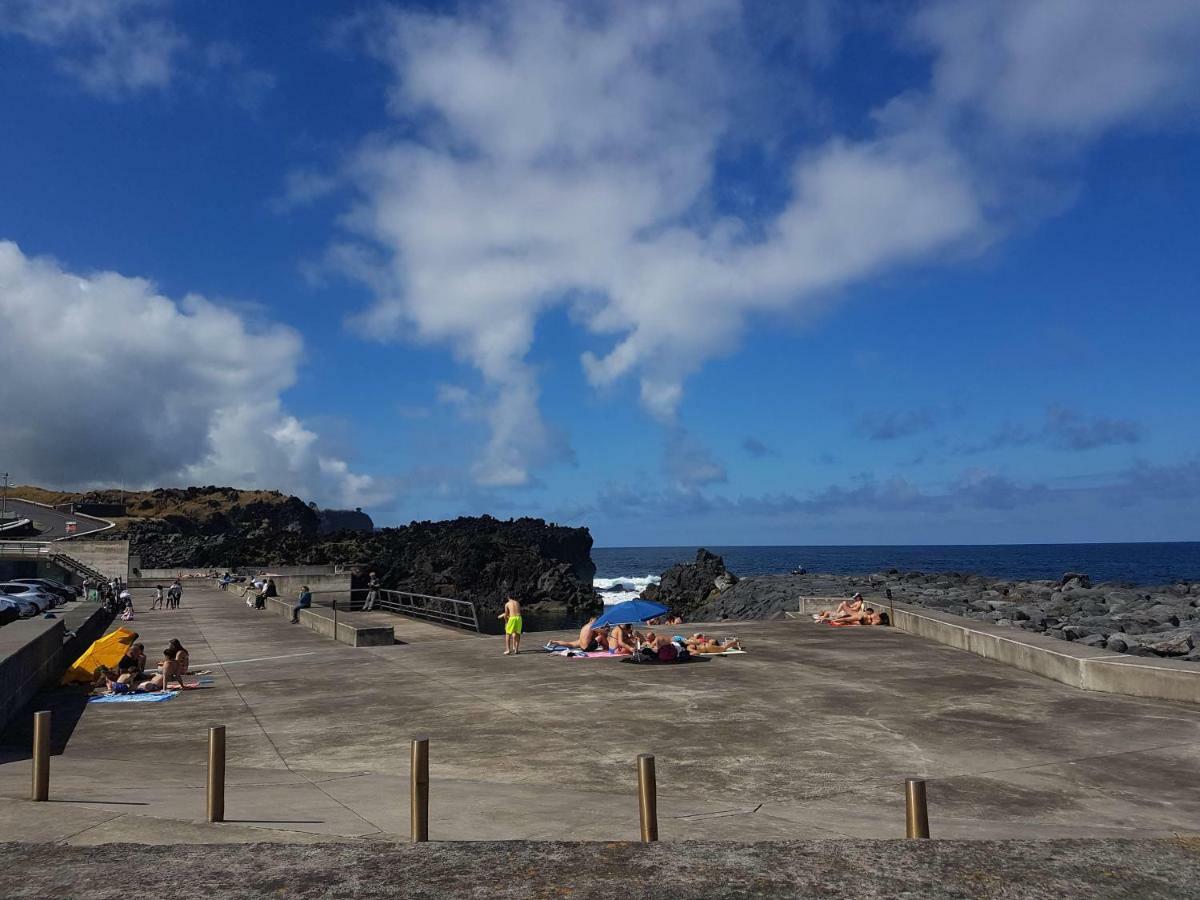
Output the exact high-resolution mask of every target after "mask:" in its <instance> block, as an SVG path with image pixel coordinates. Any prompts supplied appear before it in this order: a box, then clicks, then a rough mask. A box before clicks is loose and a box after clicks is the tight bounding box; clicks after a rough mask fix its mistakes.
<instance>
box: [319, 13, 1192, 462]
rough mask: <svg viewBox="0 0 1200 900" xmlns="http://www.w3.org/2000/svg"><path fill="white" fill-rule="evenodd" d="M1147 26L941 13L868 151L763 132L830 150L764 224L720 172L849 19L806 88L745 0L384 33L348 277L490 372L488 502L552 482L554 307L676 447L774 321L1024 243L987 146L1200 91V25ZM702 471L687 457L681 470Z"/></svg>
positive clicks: (1105, 122) (377, 306)
mask: <svg viewBox="0 0 1200 900" xmlns="http://www.w3.org/2000/svg"><path fill="white" fill-rule="evenodd" d="M810 6H811V5H810ZM1134 8H1135V7H1134V6H1133V5H1129V6H1121V7H1120V8H1116V7H1115V5H1108V4H1095V3H1091V2H1088V0H1080V2H1075V0H1060V2H1054V3H1036V2H1032V0H1030V2H1026V0H1014V2H1011V3H1009V2H979V3H935V4H930V5H928V6H927V7H925V8H924V9H923V10H922V11H921V12H919V13H918V14H917V15H916V16H915V17H914V19H913V21H912V23H911V34H910V37H911V35H915V36H916V38H917V40H918V41H919V42H920V43H921V46H923V47H925V48H928V49H930V50H931V51H932V54H933V55H932V60H931V74H930V80H929V83H928V84H918V85H916V87H915V88H913V89H910V90H907V91H900V92H898V95H897V97H896V98H895V99H894V100H893V102H891V103H890V104H886V105H885V107H883V108H881V109H880V110H878V111H877V112H876V114H875V115H874V117H873V118H870V117H868V121H867V125H868V127H867V129H865V130H864V129H863V128H858V129H857V136H856V137H853V138H851V137H848V136H838V135H836V134H833V135H831V134H830V133H829V129H828V127H827V123H826V122H825V121H823V120H822V121H817V122H814V123H808V122H806V121H803V120H799V121H797V120H794V119H787V120H778V121H775V122H773V123H771V124H773V127H774V129H775V130H774V133H765V134H760V133H759V130H760V129H761V128H763V127H764V125H763V123H762V121H760V119H761V116H751V117H750V118H755V123H754V126H753V128H754V141H755V144H756V146H766V145H768V144H770V145H772V146H775V145H779V144H786V143H787V141H786V140H784V138H785V136H794V135H796V134H797V133H803V132H804V131H805V126H806V125H812V126H814V127H812V128H811V131H810V132H809V133H816V134H819V135H821V136H820V137H817V138H814V139H812V140H811V141H810V142H809V143H808V144H807V145H806V146H804V147H803V148H802V149H801V150H799V151H798V152H796V153H795V155H794V158H793V159H791V160H790V165H789V164H788V162H787V161H786V160H785V161H784V164H783V165H782V167H781V168H782V170H783V171H784V172H786V176H785V180H784V182H783V183H782V184H779V185H770V186H767V187H766V188H765V190H766V192H768V193H772V192H774V193H777V194H782V197H780V198H779V201H780V202H778V203H775V204H764V205H762V206H761V207H760V206H758V205H756V204H748V206H747V208H749V209H759V208H768V209H773V210H775V211H773V212H771V213H769V214H765V215H764V214H759V213H753V214H746V213H739V214H738V215H734V214H732V213H730V212H729V211H728V210H723V209H722V208H721V207H720V205H719V204H717V203H715V202H714V199H713V198H714V194H715V193H716V189H717V187H718V182H719V179H720V174H719V162H720V153H721V151H722V149H723V148H725V147H727V146H728V145H730V144H733V145H737V144H738V143H739V142H740V141H742V140H745V139H746V134H745V131H744V129H743V126H744V125H745V123H746V120H747V116H746V115H745V112H746V107H747V104H746V101H744V99H743V98H744V97H746V96H753V95H754V94H756V93H760V92H761V93H767V92H770V93H771V94H772V95H777V94H778V93H779V92H780V88H779V86H778V85H776V84H774V83H773V82H774V81H776V80H782V81H783V82H784V83H785V84H786V85H787V86H788V88H789V89H794V92H795V93H797V94H802V95H808V94H810V93H811V92H812V85H811V84H810V83H808V82H807V81H806V76H805V74H804V73H805V72H808V71H811V70H812V69H815V68H819V67H821V66H824V65H827V64H828V62H829V59H830V55H831V54H832V53H834V52H836V48H837V46H838V44H839V41H838V38H837V35H836V34H835V33H833V31H832V29H833V28H834V25H833V23H834V22H835V21H836V20H835V19H834V18H833V17H831V16H829V15H827V14H825V13H824V12H822V13H821V14H820V15H815V14H809V15H806V16H805V17H804V18H805V19H810V20H812V21H813V22H814V23H815V24H814V25H812V27H811V28H810V31H811V34H809V35H808V37H809V40H808V41H807V42H805V41H791V44H790V45H791V46H796V47H804V46H808V47H810V49H809V50H808V51H807V52H808V55H809V56H811V57H812V59H811V61H810V62H809V64H808V65H807V66H804V65H794V66H793V65H792V64H793V63H795V62H796V55H795V53H794V54H793V56H791V57H789V58H788V64H789V68H787V69H786V70H785V71H772V70H771V68H770V66H769V65H768V64H766V63H763V62H761V61H758V62H756V63H754V64H747V63H746V61H745V59H744V58H742V57H743V56H744V55H745V53H752V52H754V51H756V50H761V47H759V46H757V45H755V40H756V39H758V38H761V37H762V35H761V33H757V32H756V34H755V35H754V36H750V31H751V30H753V29H751V28H750V26H749V25H748V24H747V23H748V22H749V21H750V20H751V19H752V18H753V15H752V14H751V13H748V12H747V9H744V8H743V4H741V3H739V2H737V0H703V2H700V0H695V2H672V0H662V2H657V3H643V4H624V3H611V4H573V3H566V2H524V0H508V2H502V3H497V4H490V5H487V6H485V7H483V8H482V10H480V9H474V10H473V11H472V16H471V17H467V16H465V15H464V16H455V15H449V14H447V15H430V14H421V13H411V12H395V11H392V12H388V13H385V14H383V15H382V17H381V18H379V19H375V20H373V21H372V23H371V28H370V37H369V41H370V43H371V46H372V48H373V50H374V52H375V53H376V54H377V55H379V56H380V57H381V58H382V59H383V60H384V61H385V62H386V63H387V64H388V65H389V66H390V67H391V69H392V73H393V78H392V84H391V92H390V96H389V112H390V114H391V116H392V117H393V118H394V119H395V120H398V121H399V122H400V123H401V127H400V128H399V129H396V130H395V131H393V132H385V133H381V134H379V135H376V136H375V137H373V138H372V139H370V140H369V141H367V142H366V143H365V144H364V146H363V147H362V149H361V150H360V152H359V153H358V154H357V155H356V156H355V157H354V159H352V160H351V161H349V163H348V164H347V166H346V167H345V170H344V174H345V177H346V178H347V179H348V181H349V183H350V184H351V185H352V186H354V187H355V188H356V189H357V191H358V200H357V202H356V203H355V204H354V205H353V207H352V209H351V210H350V211H349V213H348V214H347V216H346V217H345V218H344V220H343V221H344V224H345V225H346V226H347V227H348V229H349V230H350V231H352V232H354V233H356V234H357V235H358V236H359V238H360V239H361V240H360V242H359V248H358V249H355V247H354V244H353V243H349V244H348V243H342V244H340V245H338V246H337V247H336V248H334V249H333V251H332V253H331V258H332V259H334V260H335V261H341V262H343V263H344V264H345V267H346V269H347V270H348V271H350V272H351V273H352V274H353V275H354V276H355V277H357V278H360V279H362V280H364V281H365V282H366V283H367V284H369V286H370V287H371V289H372V290H373V292H374V293H375V295H376V299H375V302H374V303H373V304H372V305H371V306H370V307H369V308H368V309H367V310H365V311H364V312H363V313H362V314H361V315H360V316H358V317H357V318H356V320H355V323H356V324H357V326H358V327H360V328H361V329H362V330H363V331H364V332H365V333H367V334H369V335H371V336H373V337H381V338H385V339H387V338H392V339H409V338H412V339H417V340H423V341H429V342H440V343H445V344H448V345H449V346H451V347H452V348H453V349H454V351H455V353H456V354H457V355H458V356H459V358H461V359H463V360H465V361H467V362H468V363H470V364H471V365H473V366H474V367H475V368H476V369H477V370H478V371H479V372H480V374H481V375H482V376H483V379H484V381H485V384H486V386H487V390H488V391H489V392H490V394H489V398H488V400H487V403H486V405H487V408H488V410H489V412H488V419H489V421H490V423H491V429H492V436H491V439H490V441H489V442H488V444H487V446H486V448H485V449H484V451H483V456H482V457H481V459H480V462H479V465H478V467H477V470H476V476H477V478H479V479H480V480H481V481H483V482H484V483H487V484H493V485H500V484H504V485H517V484H522V483H527V482H528V481H530V480H531V479H532V477H533V476H532V472H533V470H534V469H536V467H537V466H538V465H540V464H545V463H547V462H549V461H553V460H554V459H555V458H556V450H555V448H558V449H559V450H562V449H564V448H565V445H563V444H561V442H560V443H557V444H556V443H554V441H553V440H551V438H552V430H551V429H548V428H547V427H546V425H545V423H544V422H543V421H542V419H541V416H540V413H539V410H538V390H537V375H536V372H535V371H534V369H533V367H532V366H531V364H530V362H529V360H528V357H529V353H530V350H531V347H532V344H533V339H534V333H535V326H536V324H537V323H538V321H539V319H540V318H541V317H542V316H543V315H544V314H545V312H546V311H547V310H548V309H550V308H552V307H555V306H564V305H567V306H571V307H572V308H573V310H574V312H575V313H576V316H575V318H576V320H578V321H581V322H583V323H584V325H585V327H586V328H587V329H589V331H590V332H591V333H592V334H593V335H594V341H595V344H594V349H593V350H592V351H590V352H587V353H585V354H583V356H582V359H581V363H582V365H583V368H584V371H585V373H586V375H587V377H588V379H589V381H590V382H591V383H592V384H593V385H595V386H598V387H599V386H604V385H608V384H611V383H613V382H615V381H617V380H618V379H623V378H636V379H637V381H638V383H639V387H640V394H641V400H642V405H643V406H644V407H645V408H646V410H648V411H649V412H650V413H651V414H652V415H654V416H655V417H657V418H658V419H659V420H660V421H662V422H663V423H664V424H665V425H666V426H667V430H666V432H665V434H666V437H667V441H668V444H670V442H671V440H672V439H671V434H672V433H673V429H675V428H676V427H677V426H678V423H677V421H676V415H677V410H678V408H679V404H680V402H681V399H682V397H683V388H684V384H685V382H686V379H687V378H688V376H689V375H691V374H692V373H694V372H696V371H697V370H698V369H699V368H701V367H702V366H703V365H704V364H705V363H706V362H707V361H708V360H710V359H712V358H714V357H717V356H720V355H724V354H728V353H730V352H732V351H734V350H735V349H736V348H737V345H738V342H739V340H740V338H741V334H742V332H743V331H744V330H745V329H746V327H747V326H748V324H749V323H751V322H752V321H754V320H755V318H757V317H759V316H762V315H764V314H772V313H778V312H787V313H789V314H791V315H793V316H794V315H795V314H796V313H797V312H803V311H805V310H806V309H810V308H815V307H816V306H817V304H819V303H823V302H826V298H827V297H828V296H829V294H830V293H831V292H832V291H835V290H836V289H838V288H840V287H842V286H845V285H847V284H851V283H853V282H856V281H859V280H862V279H865V278H869V277H872V276H874V275H877V274H879V273H881V272H884V271H887V270H890V269H894V268H896V267H898V266H904V265H911V264H914V263H923V262H927V261H931V260H943V259H945V258H947V257H949V256H952V255H955V254H960V253H962V252H969V251H971V250H974V249H977V248H979V247H980V246H983V245H985V244H986V243H987V242H989V241H991V240H993V239H995V238H996V237H997V236H999V235H1000V234H1001V233H1002V230H1003V227H1004V223H1006V222H1009V221H1012V218H1013V209H1012V207H1013V206H1018V205H1020V200H1019V199H1017V198H1018V193H1017V192H1016V191H1015V190H1013V189H1012V185H1013V184H1014V183H1018V182H1020V180H1021V175H1022V173H1016V174H1014V173H1013V172H1009V171H1006V169H1005V167H1006V166H1008V167H1009V168H1020V167H1025V166H1029V165H1030V162H1029V158H1028V157H1029V154H1028V153H1026V152H1025V151H1024V150H1021V151H1020V152H1015V153H1012V154H1011V155H1010V156H1009V157H1005V156H1004V151H998V150H996V149H995V148H993V147H991V146H990V144H989V140H988V136H990V135H992V134H997V135H1001V136H1004V137H1011V136H1013V135H1014V134H1017V133H1019V134H1041V133H1044V132H1053V133H1054V134H1056V135H1059V136H1067V137H1086V136H1091V135H1094V134H1097V133H1099V132H1100V131H1101V130H1103V129H1106V128H1109V127H1114V126H1116V125H1120V124H1123V123H1126V122H1129V121H1133V120H1135V119H1139V120H1140V119H1142V118H1144V117H1145V116H1146V115H1147V114H1154V113H1162V112H1164V111H1166V110H1169V109H1175V108H1177V105H1178V104H1177V102H1176V101H1177V100H1178V97H1179V96H1181V95H1183V94H1188V96H1194V92H1191V93H1189V92H1188V91H1186V90H1184V89H1183V88H1181V85H1184V84H1186V83H1187V82H1188V79H1190V78H1191V77H1192V75H1193V74H1194V69H1195V62H1194V55H1193V56H1189V55H1188V54H1187V53H1186V52H1185V51H1186V48H1187V47H1188V46H1190V44H1188V40H1186V39H1185V38H1187V37H1188V36H1191V35H1193V34H1194V32H1195V28H1196V25H1197V22H1198V21H1200V15H1197V14H1196V12H1194V11H1195V10H1198V9H1200V7H1198V6H1197V5H1196V4H1194V3H1182V2H1170V0H1149V2H1148V3H1147V5H1146V7H1145V10H1146V12H1145V14H1144V15H1143V14H1141V13H1140V12H1139V13H1133V12H1130V11H1129V10H1132V9H1134ZM1136 8H1137V9H1138V10H1141V9H1142V6H1141V5H1140V4H1139V5H1137V7H1136ZM811 9H815V10H818V11H821V10H825V9H826V8H825V7H821V6H820V5H816V6H811ZM757 27H758V28H761V23H760V24H759V26H757ZM993 39H995V41H994V42H995V46H993ZM731 48H735V49H736V50H737V51H738V52H736V53H731V52H730V49H731ZM798 52H799V53H803V52H804V51H798ZM901 87H904V86H901ZM909 87H911V86H909ZM749 105H750V106H753V104H749ZM804 108H805V107H804V106H803V105H801V106H799V107H796V108H795V109H790V111H791V112H792V113H793V114H794V115H799V114H800V113H798V112H796V110H797V109H804ZM758 112H759V113H761V109H759V110H758ZM967 119H969V120H970V124H971V125H972V126H975V127H972V128H965V127H962V126H963V124H964V121H965V120H967ZM765 127H768V128H769V127H771V125H768V126H765ZM397 134H399V135H402V136H399V137H398V136H396V135H397ZM981 136H982V139H981ZM1001 143H1004V142H1001ZM1017 143H1019V142H1017ZM772 152H775V151H772ZM1034 174H1036V173H1034ZM693 455H694V454H693ZM677 458H678V454H677V453H673V452H672V450H671V447H670V446H668V453H667V457H666V459H667V461H668V469H669V468H670V461H671V460H672V459H677ZM685 468H686V467H685ZM668 474H671V475H673V476H674V477H676V478H677V479H678V477H679V472H669V473H668ZM709 474H710V475H713V476H715V475H716V474H717V472H716V470H715V469H714V470H713V471H712V472H710V473H709Z"/></svg>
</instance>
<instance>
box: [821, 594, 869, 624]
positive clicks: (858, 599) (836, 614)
mask: <svg viewBox="0 0 1200 900" xmlns="http://www.w3.org/2000/svg"><path fill="white" fill-rule="evenodd" d="M862 608H863V595H862V594H857V593H856V594H855V595H854V596H853V597H851V598H850V599H849V600H843V601H842V602H841V603H839V604H838V605H837V609H835V610H833V611H832V612H830V611H829V610H825V611H824V612H819V613H813V621H814V622H833V621H840V620H843V619H851V618H854V617H855V616H857V615H858V614H859V613H861V612H862Z"/></svg>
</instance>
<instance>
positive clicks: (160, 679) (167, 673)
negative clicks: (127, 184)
mask: <svg viewBox="0 0 1200 900" xmlns="http://www.w3.org/2000/svg"><path fill="white" fill-rule="evenodd" d="M175 656H176V654H175V651H174V650H172V649H171V648H170V647H168V648H167V649H166V650H164V651H163V659H162V662H160V663H159V664H158V672H157V673H156V674H155V675H153V676H152V677H151V678H150V680H149V681H145V682H142V683H141V684H139V685H138V686H137V688H136V690H137V691H139V692H140V693H147V694H150V693H154V692H156V691H165V690H167V689H168V685H169V684H170V683H171V682H172V681H174V682H175V683H176V684H178V685H179V687H180V688H183V686H184V684H183V673H182V672H180V671H179V663H178V662H176V661H175Z"/></svg>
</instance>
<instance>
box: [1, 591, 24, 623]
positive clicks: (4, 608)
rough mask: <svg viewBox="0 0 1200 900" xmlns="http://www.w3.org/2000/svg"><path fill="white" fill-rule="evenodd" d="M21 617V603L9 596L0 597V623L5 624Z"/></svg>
mask: <svg viewBox="0 0 1200 900" xmlns="http://www.w3.org/2000/svg"><path fill="white" fill-rule="evenodd" d="M19 618H21V605H20V604H19V603H17V601H16V600H14V599H11V598H9V597H0V625H7V624H8V623H9V622H14V621H16V620H17V619H19Z"/></svg>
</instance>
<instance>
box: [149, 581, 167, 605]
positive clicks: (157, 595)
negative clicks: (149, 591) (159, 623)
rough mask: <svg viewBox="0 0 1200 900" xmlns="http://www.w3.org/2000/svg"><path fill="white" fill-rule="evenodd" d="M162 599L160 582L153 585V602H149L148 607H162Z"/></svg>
mask: <svg viewBox="0 0 1200 900" xmlns="http://www.w3.org/2000/svg"><path fill="white" fill-rule="evenodd" d="M163 600H164V597H163V586H162V585H161V584H156V585H155V586H154V602H153V603H151V604H150V608H151V609H162V608H163Z"/></svg>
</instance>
